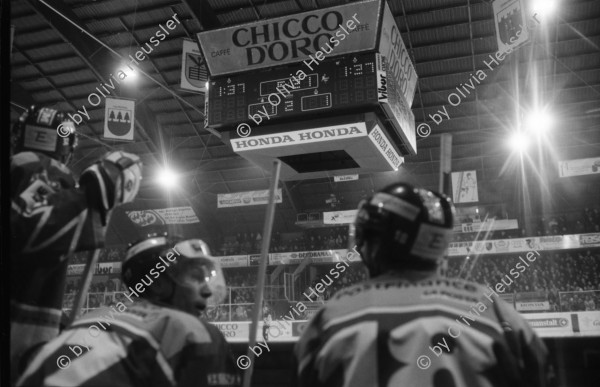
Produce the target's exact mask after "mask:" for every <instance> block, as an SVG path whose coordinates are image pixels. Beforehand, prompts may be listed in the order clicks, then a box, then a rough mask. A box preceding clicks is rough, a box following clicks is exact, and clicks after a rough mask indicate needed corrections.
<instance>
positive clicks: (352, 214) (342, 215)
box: [323, 210, 358, 224]
mask: <svg viewBox="0 0 600 387" xmlns="http://www.w3.org/2000/svg"><path fill="white" fill-rule="evenodd" d="M357 213H358V210H347V211H331V212H323V223H325V224H351V223H354V220H355V219H356V214H357Z"/></svg>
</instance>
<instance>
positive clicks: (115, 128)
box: [103, 98, 135, 141]
mask: <svg viewBox="0 0 600 387" xmlns="http://www.w3.org/2000/svg"><path fill="white" fill-rule="evenodd" d="M134 122H135V101H133V100H129V99H116V98H106V104H105V110H104V136H103V137H104V138H105V139H110V140H124V141H133V124H134Z"/></svg>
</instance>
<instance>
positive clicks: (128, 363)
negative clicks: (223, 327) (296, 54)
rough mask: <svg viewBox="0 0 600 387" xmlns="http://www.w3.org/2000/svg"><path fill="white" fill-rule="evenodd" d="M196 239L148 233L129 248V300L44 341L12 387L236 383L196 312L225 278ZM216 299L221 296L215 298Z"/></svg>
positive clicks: (224, 347)
mask: <svg viewBox="0 0 600 387" xmlns="http://www.w3.org/2000/svg"><path fill="white" fill-rule="evenodd" d="M209 254H210V253H209V251H208V247H207V246H206V244H205V243H204V242H203V241H201V240H199V239H190V240H185V241H182V242H179V243H177V244H173V243H171V242H169V241H168V239H167V238H166V237H165V236H152V237H150V238H148V239H146V240H143V241H141V242H139V243H137V244H135V245H133V246H131V247H130V248H129V250H128V251H127V255H126V257H125V261H124V262H123V267H122V277H123V281H124V282H125V284H126V286H128V287H129V293H126V294H125V297H126V298H128V299H129V302H126V303H123V302H119V303H117V305H115V306H113V307H103V308H100V309H97V310H94V311H92V312H90V313H88V314H86V315H85V316H83V317H81V318H80V319H78V320H76V321H75V322H74V323H73V324H72V325H71V326H70V327H68V328H67V329H66V330H65V331H63V332H62V333H61V334H60V336H58V338H56V339H54V340H53V341H51V342H49V343H48V344H46V345H45V346H44V347H42V349H41V350H40V352H39V353H38V354H37V355H36V357H35V358H34V359H33V361H32V362H31V363H30V365H29V367H28V368H27V369H26V370H25V372H24V374H23V376H22V378H21V379H20V380H19V381H18V383H17V386H27V387H28V386H67V385H68V386H86V387H106V386H112V387H125V386H127V387H134V386H139V387H152V386H156V387H167V386H178V387H184V386H190V387H191V386H194V387H203V386H238V385H240V376H239V374H238V369H237V367H236V365H235V362H234V359H233V356H232V354H231V352H230V351H229V347H228V344H227V342H226V341H225V338H224V337H223V335H222V333H221V332H220V331H219V329H218V328H217V327H215V326H213V325H211V324H209V323H207V322H205V321H203V320H200V319H199V318H198V315H199V314H200V312H201V311H202V310H204V309H205V307H206V305H207V302H208V300H209V298H210V297H211V296H212V295H214V293H216V294H219V296H218V297H217V298H223V295H224V289H225V282H224V280H223V275H222V272H221V269H220V267H219V266H218V264H216V263H215V261H214V259H213V258H212V257H211V256H210V255H209ZM217 301H218V300H217Z"/></svg>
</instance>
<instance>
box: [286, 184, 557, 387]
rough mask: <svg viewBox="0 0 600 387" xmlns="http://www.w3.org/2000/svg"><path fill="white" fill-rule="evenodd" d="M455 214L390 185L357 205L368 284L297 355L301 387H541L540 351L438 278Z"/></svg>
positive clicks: (487, 292)
mask: <svg viewBox="0 0 600 387" xmlns="http://www.w3.org/2000/svg"><path fill="white" fill-rule="evenodd" d="M453 218H454V207H453V205H452V203H451V202H450V201H449V199H447V198H446V197H445V196H443V195H440V194H438V193H435V192H431V191H428V190H425V189H420V188H414V187H412V186H410V185H408V184H403V183H399V184H394V185H391V186H388V187H386V188H385V189H383V190H381V191H379V192H377V193H375V194H374V195H373V196H372V197H370V198H369V199H367V200H366V201H364V202H362V203H361V205H360V206H359V211H358V214H357V218H356V222H355V225H356V243H357V250H358V251H359V252H360V255H361V257H362V260H363V262H364V264H365V265H366V266H367V268H368V270H369V277H370V279H369V280H367V281H365V282H362V283H360V284H357V285H354V286H352V287H349V288H346V289H342V290H341V291H339V292H338V293H337V294H336V295H335V296H334V297H333V299H331V300H330V301H329V302H328V303H327V304H326V306H325V307H324V308H323V309H322V310H320V311H319V312H318V313H317V314H316V315H315V317H314V318H313V319H312V321H311V322H310V324H309V326H308V327H307V328H306V329H305V331H304V333H303V335H302V337H301V338H300V340H299V342H298V344H297V345H296V348H295V355H296V360H297V364H298V369H297V376H298V384H299V385H300V386H306V387H308V386H310V387H319V386H330V387H335V386H343V387H400V386H423V387H427V386H432V387H434V386H437V387H444V386H465V387H485V386H511V387H513V386H530V387H534V386H544V385H545V383H546V382H545V380H546V379H545V375H546V374H545V367H546V355H547V350H546V348H545V346H544V344H543V342H542V341H541V340H540V339H539V338H538V337H537V336H536V334H535V333H534V332H533V330H532V329H531V328H530V327H529V325H528V324H527V322H526V321H525V320H524V319H523V318H521V316H520V315H519V314H518V313H517V312H516V311H515V310H514V309H513V308H512V307H510V306H509V305H508V304H507V303H505V302H504V301H503V300H501V299H499V298H498V297H497V295H496V294H495V292H494V291H493V290H491V289H490V288H485V287H483V286H481V285H478V284H475V283H472V282H468V281H465V280H462V279H448V278H444V277H440V276H438V274H437V272H436V271H437V270H436V269H437V266H438V261H439V260H440V259H441V258H442V256H443V254H444V251H445V250H446V248H447V247H448V243H449V239H450V236H451V233H452V226H453Z"/></svg>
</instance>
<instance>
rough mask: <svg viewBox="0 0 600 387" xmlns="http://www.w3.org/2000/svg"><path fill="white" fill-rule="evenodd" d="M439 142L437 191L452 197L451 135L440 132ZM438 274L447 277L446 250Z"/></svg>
mask: <svg viewBox="0 0 600 387" xmlns="http://www.w3.org/2000/svg"><path fill="white" fill-rule="evenodd" d="M440 141H441V143H440V184H439V192H440V193H443V194H446V195H447V196H448V197H449V198H452V186H451V184H450V183H451V180H450V178H451V173H452V135H451V134H448V133H442V137H441V140H440ZM438 274H439V275H441V276H442V277H448V252H447V251H446V253H445V254H444V257H442V258H441V262H440V265H439V266H438Z"/></svg>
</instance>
